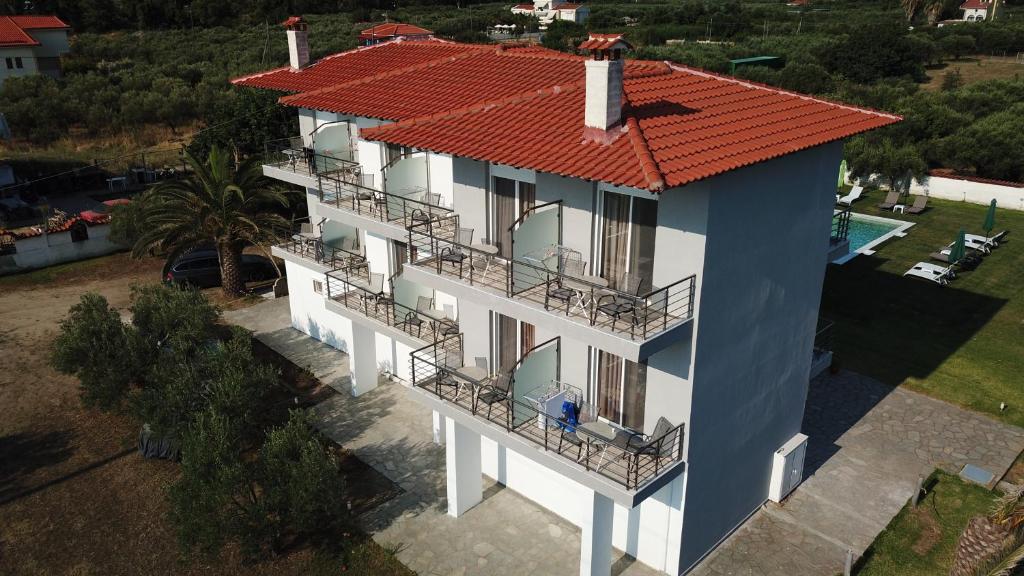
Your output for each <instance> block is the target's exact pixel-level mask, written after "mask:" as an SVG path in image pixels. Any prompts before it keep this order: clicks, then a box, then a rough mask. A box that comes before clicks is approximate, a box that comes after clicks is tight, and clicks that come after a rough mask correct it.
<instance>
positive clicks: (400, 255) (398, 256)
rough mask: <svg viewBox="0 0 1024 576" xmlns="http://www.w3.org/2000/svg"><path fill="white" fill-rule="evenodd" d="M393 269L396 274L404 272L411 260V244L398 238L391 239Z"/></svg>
mask: <svg viewBox="0 0 1024 576" xmlns="http://www.w3.org/2000/svg"><path fill="white" fill-rule="evenodd" d="M391 246H392V250H391V258H392V261H391V271H392V274H394V275H395V276H397V275H399V274H401V273H402V269H403V267H404V266H405V263H406V262H408V261H409V246H408V245H407V244H406V243H405V242H399V241H398V240H392V241H391Z"/></svg>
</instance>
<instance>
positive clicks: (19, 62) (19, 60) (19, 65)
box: [14, 56, 23, 68]
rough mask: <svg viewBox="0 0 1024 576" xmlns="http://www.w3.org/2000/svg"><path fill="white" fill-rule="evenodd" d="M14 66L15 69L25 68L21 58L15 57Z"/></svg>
mask: <svg viewBox="0 0 1024 576" xmlns="http://www.w3.org/2000/svg"><path fill="white" fill-rule="evenodd" d="M14 66H15V68H23V66H22V65H21V56H15V57H14Z"/></svg>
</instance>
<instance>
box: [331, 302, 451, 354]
mask: <svg viewBox="0 0 1024 576" xmlns="http://www.w3.org/2000/svg"><path fill="white" fill-rule="evenodd" d="M363 294H365V292H362V291H360V290H358V289H355V290H350V291H348V292H345V293H344V294H338V295H332V296H331V301H333V302H337V303H338V304H340V305H342V306H344V307H345V308H347V309H349V310H352V311H354V312H357V313H359V314H360V315H362V316H365V317H366V318H369V319H371V320H375V321H377V322H380V323H381V324H384V325H386V326H391V327H392V328H395V329H397V330H401V331H402V332H405V333H406V334H408V335H409V336H412V337H413V338H416V339H418V340H421V341H423V343H424V344H428V343H430V342H435V341H437V340H441V339H442V338H444V337H445V334H444V332H443V330H444V328H443V327H442V326H441V325H439V323H437V322H430V321H429V320H427V319H426V318H423V319H422V320H423V322H422V324H420V325H419V327H417V326H416V325H415V324H407V323H404V322H402V317H403V315H402V313H401V312H399V318H398V319H397V320H396V318H395V313H394V308H393V307H392V306H390V305H385V304H381V305H380V306H376V305H375V303H374V301H373V300H365V301H364V299H363V298H362V296H363ZM458 331H459V327H458V324H454V332H450V333H451V334H457V333H458Z"/></svg>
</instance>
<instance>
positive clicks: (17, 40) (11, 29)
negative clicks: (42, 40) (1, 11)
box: [0, 16, 39, 46]
mask: <svg viewBox="0 0 1024 576" xmlns="http://www.w3.org/2000/svg"><path fill="white" fill-rule="evenodd" d="M38 45H39V42H37V41H36V39H35V38H33V37H31V36H29V34H28V32H25V29H24V28H22V27H21V26H19V25H18V24H17V23H16V22H15V21H14V19H13V18H11V17H10V16H0V46H38Z"/></svg>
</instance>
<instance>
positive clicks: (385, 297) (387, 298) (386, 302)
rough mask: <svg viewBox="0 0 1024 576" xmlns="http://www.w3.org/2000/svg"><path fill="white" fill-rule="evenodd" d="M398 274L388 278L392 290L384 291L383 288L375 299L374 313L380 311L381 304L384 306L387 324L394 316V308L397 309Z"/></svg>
mask: <svg viewBox="0 0 1024 576" xmlns="http://www.w3.org/2000/svg"><path fill="white" fill-rule="evenodd" d="M397 276H398V274H392V275H391V276H390V277H389V278H388V286H389V287H390V289H391V291H390V292H384V291H383V289H382V290H381V293H380V294H378V295H377V298H375V299H374V301H373V313H374V314H376V313H377V312H378V311H380V307H381V306H383V307H384V320H385V323H386V324H388V323H390V322H388V321H389V320H390V319H391V318H393V317H394V310H395V278H396V277H397ZM382 288H383V287H382ZM389 311H390V312H391V314H390V315H389V314H388V312H389Z"/></svg>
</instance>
